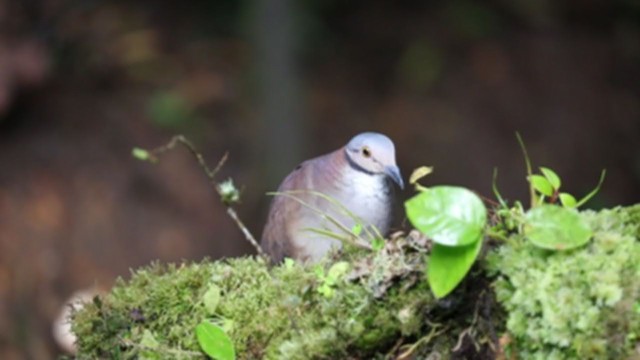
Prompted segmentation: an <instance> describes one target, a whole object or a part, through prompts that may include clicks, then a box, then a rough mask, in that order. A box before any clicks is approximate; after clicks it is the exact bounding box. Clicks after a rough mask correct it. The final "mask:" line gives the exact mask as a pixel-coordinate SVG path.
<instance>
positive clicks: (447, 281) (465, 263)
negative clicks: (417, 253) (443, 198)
mask: <svg viewBox="0 0 640 360" xmlns="http://www.w3.org/2000/svg"><path fill="white" fill-rule="evenodd" d="M481 239H482V234H480V235H478V237H477V238H476V239H475V242H473V243H471V244H468V245H465V246H456V247H451V246H445V245H440V244H434V245H433V249H432V250H431V257H430V258H429V265H428V267H427V280H428V281H429V286H431V291H432V292H433V294H434V295H435V296H436V297H437V298H441V297H444V296H446V295H448V294H449V293H450V292H451V291H453V289H455V288H456V286H458V284H459V283H460V282H461V281H462V279H464V277H465V275H467V273H468V272H469V269H471V266H472V265H473V263H474V262H475V260H476V258H477V257H478V254H479V253H480V248H481V247H482V241H481Z"/></svg>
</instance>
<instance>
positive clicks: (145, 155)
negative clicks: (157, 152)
mask: <svg viewBox="0 0 640 360" xmlns="http://www.w3.org/2000/svg"><path fill="white" fill-rule="evenodd" d="M131 155H133V157H134V158H136V159H138V160H142V161H147V160H149V158H150V155H149V152H148V151H147V150H145V149H141V148H138V147H134V148H133V149H132V150H131Z"/></svg>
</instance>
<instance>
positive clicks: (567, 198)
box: [559, 193, 577, 208]
mask: <svg viewBox="0 0 640 360" xmlns="http://www.w3.org/2000/svg"><path fill="white" fill-rule="evenodd" d="M559 196H560V202H561V203H562V206H564V207H566V208H574V207H576V205H577V202H576V198H574V197H573V195H571V194H569V193H560V195H559Z"/></svg>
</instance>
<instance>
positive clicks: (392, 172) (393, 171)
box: [384, 165, 404, 189]
mask: <svg viewBox="0 0 640 360" xmlns="http://www.w3.org/2000/svg"><path fill="white" fill-rule="evenodd" d="M384 172H385V174H387V175H388V176H389V177H390V178H391V180H393V181H394V182H395V183H396V184H398V186H400V189H404V181H402V175H400V169H399V168H398V167H397V166H395V165H393V166H386V167H385V168H384Z"/></svg>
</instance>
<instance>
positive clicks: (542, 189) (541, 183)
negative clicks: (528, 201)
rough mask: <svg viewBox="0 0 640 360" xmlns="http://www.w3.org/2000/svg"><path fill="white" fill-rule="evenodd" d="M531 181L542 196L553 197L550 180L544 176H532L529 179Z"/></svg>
mask: <svg viewBox="0 0 640 360" xmlns="http://www.w3.org/2000/svg"><path fill="white" fill-rule="evenodd" d="M529 181H530V182H531V185H532V186H533V188H534V189H536V191H537V192H539V193H540V194H542V195H546V196H552V195H553V187H552V186H551V183H550V182H549V180H547V178H546V177H544V176H542V175H531V176H530V177H529Z"/></svg>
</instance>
